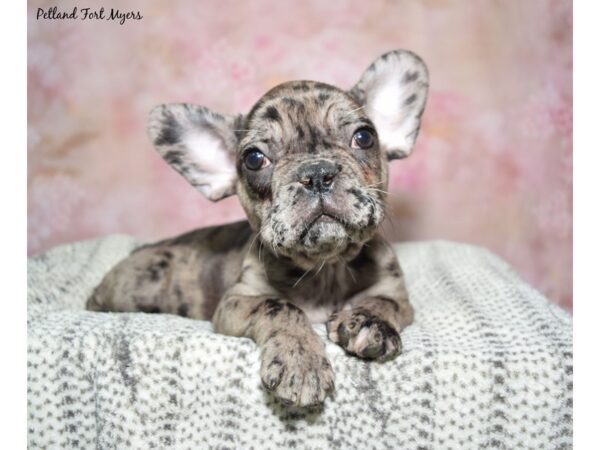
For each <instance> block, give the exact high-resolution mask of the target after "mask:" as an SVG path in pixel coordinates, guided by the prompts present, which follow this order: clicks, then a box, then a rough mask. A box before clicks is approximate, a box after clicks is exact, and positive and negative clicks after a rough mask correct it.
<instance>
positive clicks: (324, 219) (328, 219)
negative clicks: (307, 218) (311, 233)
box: [315, 214, 338, 224]
mask: <svg viewBox="0 0 600 450" xmlns="http://www.w3.org/2000/svg"><path fill="white" fill-rule="evenodd" d="M317 223H338V220H337V219H334V218H333V217H331V216H327V215H325V214H323V215H322V216H320V217H319V218H318V219H317V220H316V221H315V224H317Z"/></svg>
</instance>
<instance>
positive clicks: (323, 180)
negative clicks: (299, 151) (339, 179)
mask: <svg viewBox="0 0 600 450" xmlns="http://www.w3.org/2000/svg"><path fill="white" fill-rule="evenodd" d="M341 170H342V166H340V165H339V164H334V163H332V162H331V161H326V160H319V161H314V162H309V163H307V164H304V165H303V166H301V167H300V169H299V170H298V181H299V182H300V183H301V184H302V185H303V186H304V187H305V188H306V189H308V190H309V191H312V192H315V193H322V192H326V191H328V190H330V189H331V186H332V185H333V179H334V178H335V177H336V175H337V174H338V173H340V171H341Z"/></svg>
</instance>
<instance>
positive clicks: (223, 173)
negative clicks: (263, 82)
mask: <svg viewBox="0 0 600 450" xmlns="http://www.w3.org/2000/svg"><path fill="white" fill-rule="evenodd" d="M241 122H242V116H224V115H221V114H218V113H215V112H213V111H210V110H209V109H208V108H205V107H203V106H196V105H190V104H187V103H181V104H171V105H160V106H157V107H156V108H154V109H153V110H152V111H151V112H150V117H149V119H148V134H149V136H150V139H151V140H152V142H153V143H154V146H155V147H156V150H158V153H160V155H161V156H162V157H163V158H164V160H165V161H167V162H168V163H169V165H171V167H173V168H174V169H175V170H176V171H177V172H179V173H180V174H181V175H182V176H183V177H184V178H185V179H186V180H187V181H188V182H189V183H190V184H191V185H192V186H194V187H195V188H196V189H198V190H199V191H200V192H202V193H203V194H204V196H205V197H206V198H208V199H209V200H212V201H213V202H216V201H218V200H221V199H222V198H225V197H228V196H230V195H233V194H235V190H236V182H237V172H236V168H235V159H236V151H237V144H238V138H237V134H236V129H239V128H241V125H240V124H241Z"/></svg>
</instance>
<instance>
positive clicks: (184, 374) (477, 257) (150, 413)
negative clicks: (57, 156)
mask: <svg viewBox="0 0 600 450" xmlns="http://www.w3.org/2000/svg"><path fill="white" fill-rule="evenodd" d="M136 244H137V242H136V241H135V240H134V239H132V238H129V237H124V236H112V237H108V238H105V239H101V240H97V241H89V242H81V243H76V244H72V245H67V246H63V247H59V248H56V249H53V250H51V251H49V252H48V253H46V254H43V255H40V256H36V257H33V258H31V259H30V261H29V267H28V272H29V274H28V278H29V280H28V283H29V291H28V297H29V299H28V334H29V338H28V353H29V356H28V412H29V421H28V428H29V433H28V437H29V448H31V449H34V448H35V449H37V448H40V449H55V448H83V449H89V448H98V449H112V448H117V449H134V448H135V449H151V448H176V449H187V448H189V449H199V448H221V449H225V448H231V449H233V448H236V449H237V448H239V449H250V448H255V449H270V448H273V449H284V448H314V449H324V448H344V449H367V448H376V449H418V448H422V449H438V448H439V449H481V448H489V447H492V448H503V449H517V448H526V449H547V448H548V449H549V448H552V449H555V448H570V447H571V446H572V422H571V416H572V387H573V386H572V339H571V335H572V325H571V319H570V316H569V315H568V314H567V313H565V312H563V311H562V310H560V309H559V308H557V307H555V306H552V305H550V304H549V303H548V301H547V300H546V299H545V298H544V297H542V296H541V295H540V294H539V293H538V292H536V291H535V290H534V289H532V288H531V287H529V286H528V285H526V284H525V283H524V282H523V281H521V280H520V279H519V277H518V276H517V275H516V274H515V273H514V272H513V271H512V270H511V269H510V267H508V266H507V265H506V264H505V263H504V262H502V261H501V260H499V259H498V258H497V257H495V256H493V255H492V254H490V253H489V252H487V251H486V250H483V249H481V248H476V247H471V246H466V245H460V244H454V243H448V242H425V243H411V244H401V245H398V246H397V252H398V256H399V258H400V261H401V265H402V267H403V269H404V271H405V273H406V280H407V283H408V290H409V293H410V296H411V301H412V303H413V305H414V307H415V310H416V317H415V323H414V324H413V325H412V326H410V327H409V328H407V329H406V330H405V331H404V332H403V334H402V340H403V346H404V350H403V353H402V354H401V355H400V356H399V357H398V358H397V359H395V360H393V361H390V362H386V363H383V364H379V363H374V362H365V361H362V360H359V359H356V358H353V357H350V356H347V355H346V354H344V352H343V351H342V349H340V348H339V347H337V346H336V345H334V344H332V343H328V344H327V353H328V355H329V358H330V361H331V363H332V365H333V367H334V369H335V372H336V394H335V398H334V399H328V400H327V403H326V405H325V408H324V410H323V411H322V412H321V413H314V412H313V413H307V412H303V411H297V410H296V411H291V410H286V409H285V408H284V407H281V406H280V405H279V404H277V403H275V402H274V401H273V400H272V399H271V398H270V397H269V396H268V395H267V394H266V393H265V392H264V390H263V388H262V386H261V383H260V378H259V375H258V371H259V352H258V350H257V348H256V346H255V345H254V343H253V342H252V341H250V340H248V339H244V338H232V337H227V336H222V335H217V334H214V333H213V331H212V328H211V326H210V324H209V323H208V322H202V321H194V320H190V319H185V318H180V317H176V316H171V315H148V314H141V313H140V314H117V313H109V314H106V313H93V312H87V311H85V310H84V302H85V300H86V298H87V296H88V294H89V293H90V292H91V290H92V288H93V287H94V286H95V285H96V284H97V283H98V282H99V281H100V279H101V278H102V276H103V275H104V273H106V272H107V271H108V270H109V269H110V268H111V266H113V265H114V264H115V263H117V262H118V261H119V260H120V259H121V258H123V257H124V256H126V255H127V254H128V253H129V251H130V250H131V249H132V248H134V247H135V246H136ZM316 328H317V331H318V332H319V334H320V335H321V336H322V337H323V339H326V338H325V329H324V326H321V325H319V326H317V327H316Z"/></svg>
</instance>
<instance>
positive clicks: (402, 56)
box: [350, 50, 429, 160]
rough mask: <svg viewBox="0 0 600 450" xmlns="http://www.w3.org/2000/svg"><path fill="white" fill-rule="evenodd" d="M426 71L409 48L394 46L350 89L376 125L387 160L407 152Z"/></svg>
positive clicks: (414, 131)
mask: <svg viewBox="0 0 600 450" xmlns="http://www.w3.org/2000/svg"><path fill="white" fill-rule="evenodd" d="M428 87H429V74H428V71H427V66H426V65H425V63H424V62H423V61H422V60H421V58H419V57H418V56H417V55H415V54H414V53H412V52H409V51H407V50H395V51H392V52H389V53H386V54H384V55H382V56H380V57H379V58H377V59H376V60H375V61H374V62H373V63H372V64H371V65H370V66H369V68H368V69H367V70H366V71H365V73H364V74H363V75H362V77H361V78H360V80H359V81H358V83H356V85H355V86H354V87H353V88H352V89H351V90H350V95H352V96H353V97H354V98H355V99H356V101H357V102H358V103H359V104H360V105H361V106H363V107H364V110H365V112H366V113H367V115H368V116H369V117H370V118H371V120H372V121H373V123H374V124H375V128H377V133H378V136H379V142H380V145H381V146H382V148H383V149H384V150H385V151H386V153H387V157H388V160H392V159H400V158H405V157H406V156H408V155H409V154H410V152H411V151H412V149H413V146H414V144H415V140H416V139H417V135H418V133H419V127H420V125H421V115H422V114H423V109H424V108H425V101H426V100H427V89H428Z"/></svg>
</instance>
